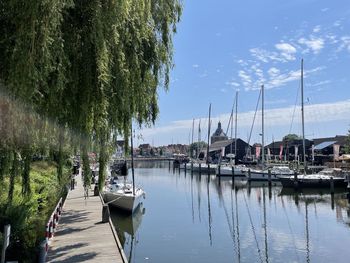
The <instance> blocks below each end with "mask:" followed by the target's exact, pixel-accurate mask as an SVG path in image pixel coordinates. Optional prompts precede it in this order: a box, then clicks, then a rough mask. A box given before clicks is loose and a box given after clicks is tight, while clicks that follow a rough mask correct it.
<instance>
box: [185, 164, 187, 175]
mask: <svg viewBox="0 0 350 263" xmlns="http://www.w3.org/2000/svg"><path fill="white" fill-rule="evenodd" d="M186 173H187V163H185V175H186Z"/></svg>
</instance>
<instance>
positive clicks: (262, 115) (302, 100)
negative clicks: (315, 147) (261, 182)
mask: <svg viewBox="0 0 350 263" xmlns="http://www.w3.org/2000/svg"><path fill="white" fill-rule="evenodd" d="M300 71H301V72H300V84H301V123H302V139H303V164H304V173H305V171H306V154H305V153H306V151H305V125H304V60H303V59H301V67H300ZM261 118H262V121H261V125H262V127H261V148H262V153H261V159H262V165H264V162H265V151H264V146H265V145H264V85H261Z"/></svg>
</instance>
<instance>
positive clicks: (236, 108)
mask: <svg viewBox="0 0 350 263" xmlns="http://www.w3.org/2000/svg"><path fill="white" fill-rule="evenodd" d="M300 83H301V119H302V141H303V164H304V172H305V171H306V151H305V127H304V60H303V59H302V60H301V74H300ZM264 95H265V94H264V85H261V118H262V121H261V125H262V127H261V148H262V153H261V159H262V165H263V166H264V164H265V151H264V147H265V138H264V133H265V131H264V127H265V123H264V119H265V118H264ZM234 108H235V136H234V142H235V146H234V156H235V157H236V156H237V120H238V117H237V114H238V91H236V96H235V100H234V104H233V107H232V110H231V116H230V120H229V125H231V139H232V138H233V137H232V135H233V111H234ZM210 118H211V104H210V105H209V122H208V143H207V163H209V158H208V157H209V143H210V142H209V139H210V128H211V120H210ZM193 137H194V119H193V122H192V142H191V143H192V145H193ZM199 143H200V124H199V130H198V147H199ZM230 153H231V154H233V146H232V143H231V148H230ZM197 155H198V154H197ZM197 158H198V156H197Z"/></svg>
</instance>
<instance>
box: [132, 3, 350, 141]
mask: <svg viewBox="0 0 350 263" xmlns="http://www.w3.org/2000/svg"><path fill="white" fill-rule="evenodd" d="M349 28H350V5H349V3H348V1H345V0H339V1H325V0H317V1H316V0H293V1H277V0H266V1H257V0H256V1H253V0H247V1H232V0H221V1H209V0H204V1H198V0H197V1H196V0H192V1H184V10H183V15H182V19H181V22H180V23H179V24H178V32H177V34H176V35H175V36H174V64H175V66H174V69H173V71H172V73H171V84H170V89H169V91H168V92H165V91H164V90H162V89H160V90H159V106H160V115H159V118H158V120H157V122H156V124H155V126H154V127H153V128H144V129H142V130H141V131H138V133H139V134H142V138H143V140H141V139H140V140H138V141H137V143H152V144H154V145H166V144H169V143H172V142H173V143H186V144H187V143H188V142H189V134H190V133H191V127H192V119H193V118H195V119H196V124H195V126H196V130H195V138H197V136H198V135H197V125H198V122H199V119H201V123H202V124H201V126H202V138H206V133H207V132H206V127H205V126H206V125H207V123H208V120H207V115H208V107H209V103H212V116H213V117H214V118H213V124H212V126H213V128H216V126H217V122H218V121H219V120H220V121H221V122H222V123H223V128H224V129H225V130H226V127H227V123H228V118H229V115H230V112H231V108H232V104H233V100H234V96H235V91H236V90H239V101H238V112H239V115H238V136H239V137H240V138H242V139H243V140H246V141H247V138H248V133H249V130H250V127H251V124H252V121H253V114H254V111H255V107H256V104H257V99H258V95H259V89H260V86H261V84H264V86H265V123H266V125H265V140H266V141H267V142H271V141H272V140H273V139H274V140H280V139H281V138H282V137H283V136H284V135H286V134H288V133H289V132H292V133H296V134H301V124H300V122H301V121H300V120H301V115H300V107H297V108H295V104H296V101H297V102H298V105H300V93H299V96H298V89H299V87H300V60H301V58H304V74H305V79H304V88H305V92H304V96H305V105H306V108H305V114H306V127H305V129H306V132H305V133H306V137H307V138H315V137H323V136H333V135H336V134H346V133H347V130H348V129H349V128H350V85H349V78H350V76H349V74H348V72H349V69H350V30H349ZM294 109H295V114H294V119H293V117H292V116H293V112H294ZM292 120H293V121H292ZM292 122H293V124H292ZM260 123H261V117H260V114H259V112H258V115H257V119H256V122H255V126H254V130H253V133H252V139H251V143H254V142H258V141H260V140H261V138H260V137H259V133H260V132H261V126H260ZM212 132H213V130H212ZM212 132H211V133H212Z"/></svg>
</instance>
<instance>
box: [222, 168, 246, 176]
mask: <svg viewBox="0 0 350 263" xmlns="http://www.w3.org/2000/svg"><path fill="white" fill-rule="evenodd" d="M233 169H234V176H235V177H236V176H239V177H240V176H245V173H244V170H243V169H242V167H238V166H234V168H233ZM216 175H220V176H232V166H220V172H219V167H218V168H217V169H216Z"/></svg>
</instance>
